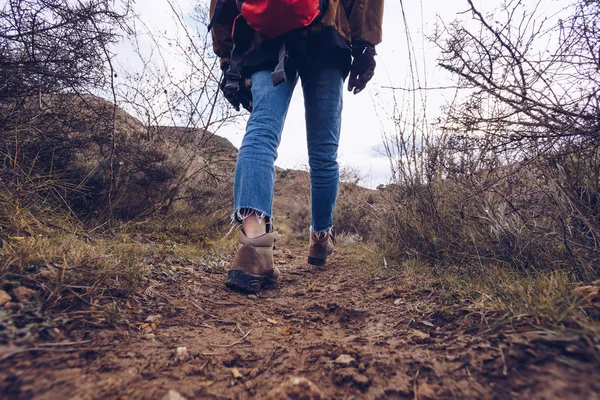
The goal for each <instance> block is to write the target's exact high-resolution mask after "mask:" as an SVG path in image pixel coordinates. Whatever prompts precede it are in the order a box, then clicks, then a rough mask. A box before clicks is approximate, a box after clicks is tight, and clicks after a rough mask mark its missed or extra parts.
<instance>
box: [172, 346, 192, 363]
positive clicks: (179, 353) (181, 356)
mask: <svg viewBox="0 0 600 400" xmlns="http://www.w3.org/2000/svg"><path fill="white" fill-rule="evenodd" d="M189 358H190V353H189V352H188V349H187V347H178V348H177V350H176V353H175V360H177V361H187V360H188V359H189Z"/></svg>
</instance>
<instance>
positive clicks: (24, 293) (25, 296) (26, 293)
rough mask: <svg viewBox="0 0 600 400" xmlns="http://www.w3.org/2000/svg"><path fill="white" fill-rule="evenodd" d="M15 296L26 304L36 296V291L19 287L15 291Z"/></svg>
mask: <svg viewBox="0 0 600 400" xmlns="http://www.w3.org/2000/svg"><path fill="white" fill-rule="evenodd" d="M12 293H13V296H15V298H16V299H17V300H19V301H20V302H21V303H26V302H28V301H29V300H31V298H32V297H33V296H34V295H35V290H31V289H29V288H26V287H23V286H19V287H18V288H16V289H13V292H12Z"/></svg>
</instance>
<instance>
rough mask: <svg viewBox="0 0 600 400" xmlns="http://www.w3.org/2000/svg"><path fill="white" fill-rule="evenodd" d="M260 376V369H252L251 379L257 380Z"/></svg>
mask: <svg viewBox="0 0 600 400" xmlns="http://www.w3.org/2000/svg"><path fill="white" fill-rule="evenodd" d="M259 374H260V370H259V369H258V368H252V370H251V371H250V373H249V374H248V376H249V377H250V378H256V377H257V376H258V375H259Z"/></svg>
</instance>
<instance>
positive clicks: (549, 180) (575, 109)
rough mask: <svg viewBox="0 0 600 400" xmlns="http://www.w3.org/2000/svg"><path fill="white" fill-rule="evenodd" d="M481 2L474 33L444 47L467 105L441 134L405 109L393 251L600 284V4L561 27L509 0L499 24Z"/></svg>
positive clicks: (394, 144) (445, 28)
mask: <svg viewBox="0 0 600 400" xmlns="http://www.w3.org/2000/svg"><path fill="white" fill-rule="evenodd" d="M468 3H469V6H470V12H471V14H472V16H473V21H472V23H473V25H468V26H467V25H463V24H460V23H453V24H450V25H444V24H441V26H440V27H439V29H438V31H437V32H436V33H435V35H434V37H433V40H434V42H435V43H436V44H437V45H438V46H439V48H440V50H441V56H440V60H439V64H440V66H441V67H442V68H444V69H446V70H447V71H449V72H450V73H451V74H453V76H455V77H456V79H457V86H458V87H459V88H461V91H459V93H458V95H457V96H456V98H457V99H458V100H456V101H455V102H454V103H452V104H449V105H448V106H447V109H446V110H445V111H446V112H445V117H446V118H445V119H444V120H443V121H442V122H441V123H440V124H438V125H437V126H435V127H434V129H433V130H432V129H430V127H429V126H424V125H423V124H422V117H420V114H419V113H418V112H417V113H413V114H412V115H411V114H408V115H405V114H403V113H402V110H400V111H399V112H398V121H399V124H398V132H397V133H396V134H395V135H393V136H391V137H389V138H388V140H387V150H388V154H389V156H390V157H391V160H392V162H393V165H394V173H395V175H394V183H393V184H392V185H390V186H389V187H387V188H386V190H385V192H386V195H387V199H388V201H389V203H388V204H389V206H388V208H387V212H385V213H384V215H382V216H381V219H382V220H383V221H385V223H384V224H383V226H384V228H383V230H384V232H385V233H384V235H383V236H384V240H383V241H384V242H385V243H386V244H387V246H389V249H390V251H391V252H393V253H395V254H396V255H402V256H411V257H414V256H416V257H419V258H423V259H426V260H429V261H431V262H432V264H434V265H438V266H457V267H458V268H460V269H462V270H463V271H482V272H485V271H486V270H487V268H488V266H490V265H504V266H506V267H510V268H517V269H520V270H521V271H535V270H561V271H566V273H567V274H568V275H569V276H571V277H574V278H577V279H590V278H592V277H595V276H597V274H598V269H597V267H596V265H597V261H598V259H599V255H600V254H599V250H600V247H599V246H598V239H599V238H600V237H599V236H598V233H599V232H600V225H599V224H600V220H599V218H598V198H599V197H598V196H600V191H599V189H600V187H599V181H598V176H599V175H598V172H599V168H600V163H599V161H600V160H599V159H598V148H599V146H600V136H599V134H598V133H599V132H600V129H599V128H600V123H599V122H600V120H599V117H598V116H599V115H600V110H599V105H600V103H599V100H600V98H599V95H598V93H599V92H598V91H599V88H600V85H599V83H600V75H599V73H598V71H599V65H600V64H599V63H600V61H599V59H598V50H599V47H598V46H599V43H600V41H599V40H598V37H599V36H598V24H599V23H600V7H599V6H598V3H597V2H591V1H583V0H581V1H579V0H576V1H573V2H572V4H571V5H569V6H568V8H566V9H565V10H563V12H562V14H560V15H561V16H563V17H564V18H562V19H560V18H555V19H552V18H544V17H542V16H540V14H539V12H540V10H539V8H540V4H541V2H538V3H536V4H534V5H531V4H528V5H527V6H526V5H525V4H524V2H523V1H517V0H515V1H507V2H505V3H504V5H503V7H502V8H501V9H500V11H498V12H497V14H496V15H494V16H491V15H485V14H484V13H482V12H480V11H479V10H478V9H477V8H476V7H475V5H474V4H473V2H471V1H470V0H468ZM461 99H462V100H461ZM413 100H414V99H413Z"/></svg>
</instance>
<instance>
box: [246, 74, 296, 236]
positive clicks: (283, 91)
mask: <svg viewBox="0 0 600 400" xmlns="http://www.w3.org/2000/svg"><path fill="white" fill-rule="evenodd" d="M251 79H252V102H253V110H252V113H251V114H250V118H249V120H248V125H247V127H246V134H245V136H244V139H243V140H242V146H241V147H240V151H239V153H238V158H237V163H236V168H235V181H234V218H235V219H236V220H237V221H238V222H241V223H242V228H243V230H244V233H245V234H246V235H247V236H248V237H250V238H254V237H257V236H260V235H262V234H264V233H266V229H265V228H266V224H265V220H266V219H270V218H271V217H272V204H273V189H274V184H275V160H276V158H277V148H278V147H279V143H280V141H281V132H282V130H283V124H284V121H285V117H286V114H287V111H288V107H289V104H290V100H291V97H292V93H293V91H294V86H295V84H296V82H295V81H293V82H284V83H282V84H280V85H278V86H276V87H274V86H273V83H272V81H271V73H270V72H269V71H259V72H256V73H254V74H253V75H252V78H251Z"/></svg>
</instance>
